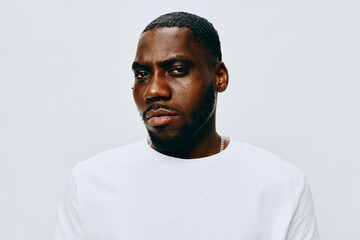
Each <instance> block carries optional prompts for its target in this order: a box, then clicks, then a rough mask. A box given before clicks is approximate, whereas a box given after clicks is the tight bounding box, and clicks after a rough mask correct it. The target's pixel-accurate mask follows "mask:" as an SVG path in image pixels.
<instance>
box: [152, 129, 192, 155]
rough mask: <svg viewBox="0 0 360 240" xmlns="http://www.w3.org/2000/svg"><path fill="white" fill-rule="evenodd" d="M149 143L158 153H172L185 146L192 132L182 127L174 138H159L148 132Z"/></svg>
mask: <svg viewBox="0 0 360 240" xmlns="http://www.w3.org/2000/svg"><path fill="white" fill-rule="evenodd" d="M148 133H149V137H150V140H151V143H152V144H153V145H154V147H155V148H156V149H157V150H158V151H160V152H174V151H177V150H179V149H181V148H183V147H185V146H186V144H187V143H189V142H190V139H191V138H192V137H193V131H191V128H189V127H188V126H183V127H182V128H181V129H180V131H179V133H177V134H176V135H174V136H164V137H160V136H158V135H156V134H155V133H153V132H151V131H149V130H148Z"/></svg>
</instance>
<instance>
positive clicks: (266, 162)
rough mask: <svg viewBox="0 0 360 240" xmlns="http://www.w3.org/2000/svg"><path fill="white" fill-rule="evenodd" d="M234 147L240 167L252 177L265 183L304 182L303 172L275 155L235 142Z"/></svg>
mask: <svg viewBox="0 0 360 240" xmlns="http://www.w3.org/2000/svg"><path fill="white" fill-rule="evenodd" d="M234 145H236V149H237V151H236V153H235V154H238V157H237V158H238V159H239V160H241V162H242V164H241V165H242V166H243V167H244V168H245V169H246V171H248V172H250V173H252V174H253V175H254V176H257V177H259V178H261V179H264V180H265V181H266V180H270V179H272V180H278V181H280V182H284V180H288V181H296V182H298V184H299V182H302V181H303V180H304V172H303V171H302V170H301V169H300V168H298V167H297V166H295V165H294V164H293V163H291V162H289V161H288V160H284V159H283V158H281V157H279V156H278V155H277V154H275V153H273V152H271V151H269V150H266V149H263V148H261V147H257V146H254V145H252V144H249V143H245V142H240V141H236V140H235V141H234ZM300 184H301V183H300Z"/></svg>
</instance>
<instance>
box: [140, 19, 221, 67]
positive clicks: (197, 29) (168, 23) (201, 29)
mask: <svg viewBox="0 0 360 240" xmlns="http://www.w3.org/2000/svg"><path fill="white" fill-rule="evenodd" d="M161 27H187V28H190V29H191V31H192V35H193V37H194V40H195V42H197V43H198V44H199V45H200V46H202V47H204V48H205V49H206V50H207V51H208V52H209V53H210V60H211V61H212V62H213V63H215V64H216V63H218V62H220V61H221V60H222V54H221V46H220V39H219V35H218V33H217V31H216V29H215V28H214V26H213V25H212V24H211V23H210V22H209V21H208V20H206V19H205V18H202V17H199V16H197V15H195V14H191V13H187V12H173V13H167V14H164V15H161V16H160V17H158V18H156V19H155V20H153V21H152V22H151V23H149V24H148V25H147V26H146V28H145V29H144V31H143V33H144V32H147V31H149V30H151V29H154V28H161Z"/></svg>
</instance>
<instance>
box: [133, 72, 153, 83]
mask: <svg viewBox="0 0 360 240" xmlns="http://www.w3.org/2000/svg"><path fill="white" fill-rule="evenodd" d="M149 75H150V74H149V72H146V71H137V72H135V80H138V81H143V80H145V79H147V78H148V77H149Z"/></svg>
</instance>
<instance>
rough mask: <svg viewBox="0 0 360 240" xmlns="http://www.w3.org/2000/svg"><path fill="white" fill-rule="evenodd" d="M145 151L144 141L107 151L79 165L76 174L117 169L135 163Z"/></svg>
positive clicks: (74, 169) (75, 168)
mask: <svg viewBox="0 0 360 240" xmlns="http://www.w3.org/2000/svg"><path fill="white" fill-rule="evenodd" d="M144 149H145V144H144V140H141V141H137V142H134V143H130V144H126V145H123V146H120V147H116V148H112V149H108V150H105V151H103V152H101V153H99V154H97V155H95V156H93V157H90V158H88V159H85V160H83V161H81V162H79V163H77V164H76V165H75V166H74V168H73V171H74V172H75V173H84V172H87V173H89V172H94V171H95V172H97V171H100V170H101V169H104V168H116V167H118V166H120V165H126V164H130V163H134V162H136V161H134V159H138V156H139V154H141V153H142V152H143V151H144Z"/></svg>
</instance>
